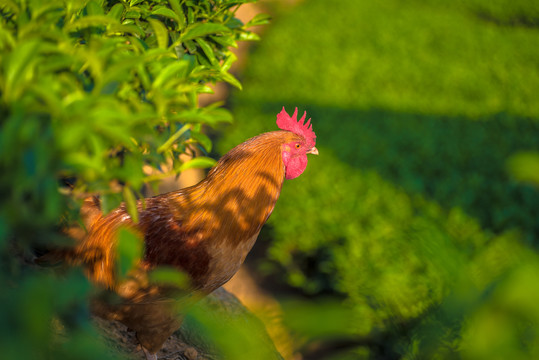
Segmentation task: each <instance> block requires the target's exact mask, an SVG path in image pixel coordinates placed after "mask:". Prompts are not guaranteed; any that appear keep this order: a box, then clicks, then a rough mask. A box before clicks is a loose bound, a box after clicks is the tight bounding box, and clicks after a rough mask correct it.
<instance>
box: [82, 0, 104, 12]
mask: <svg viewBox="0 0 539 360" xmlns="http://www.w3.org/2000/svg"><path fill="white" fill-rule="evenodd" d="M86 11H87V13H88V15H89V16H94V15H104V13H103V7H102V6H101V5H99V4H98V3H96V2H95V1H93V0H91V1H89V2H88V4H86Z"/></svg>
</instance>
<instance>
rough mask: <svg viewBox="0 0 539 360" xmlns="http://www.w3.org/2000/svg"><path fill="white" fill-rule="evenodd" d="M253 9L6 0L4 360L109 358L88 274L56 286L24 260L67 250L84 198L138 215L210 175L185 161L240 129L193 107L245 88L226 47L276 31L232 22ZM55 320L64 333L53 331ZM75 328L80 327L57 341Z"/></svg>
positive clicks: (0, 38) (209, 0)
mask: <svg viewBox="0 0 539 360" xmlns="http://www.w3.org/2000/svg"><path fill="white" fill-rule="evenodd" d="M247 2H250V1H249V0H240V1H236V0H234V1H227V0H223V1H214V0H205V1H185V0H169V1H166V0H148V1H140V0H139V1H136V0H132V1H104V0H101V1H100V0H89V1H84V0H83V1H77V0H53V1H38V0H10V1H4V2H2V4H1V5H0V14H1V17H0V118H1V120H0V126H1V130H0V172H1V174H2V175H1V178H0V198H1V199H2V200H1V201H2V205H1V208H0V257H1V263H0V264H1V265H0V267H1V272H0V287H1V288H2V295H1V297H2V302H1V304H2V308H1V309H0V314H1V316H0V317H1V318H2V319H4V320H5V321H4V320H3V321H2V324H1V325H0V335H1V336H0V349H1V351H2V354H3V355H2V356H6V357H9V358H22V359H25V358H26V359H40V358H77V359H83V358H93V359H95V358H107V357H111V355H110V354H108V352H107V351H106V350H105V349H104V348H102V347H100V346H99V345H95V343H96V342H97V340H96V339H95V334H94V333H93V330H92V329H91V328H90V327H88V326H87V323H86V321H87V320H85V319H86V313H85V312H84V309H85V305H84V303H85V301H86V297H87V295H88V294H89V293H90V292H91V287H90V285H89V284H88V282H87V281H86V280H85V279H84V277H82V275H81V274H78V272H74V273H68V275H67V277H66V278H58V277H57V276H55V275H54V274H49V273H47V272H44V270H38V269H33V268H31V267H28V266H26V265H23V261H22V260H23V258H24V257H26V256H27V254H28V252H29V251H30V250H32V249H35V248H42V247H51V246H54V244H58V243H60V242H64V241H65V239H63V236H62V235H61V232H60V228H61V227H62V226H64V225H65V224H66V223H68V222H70V221H73V220H77V218H78V215H77V213H78V211H77V209H78V207H79V201H80V199H81V198H82V197H83V196H85V194H97V195H100V196H101V199H102V200H103V206H104V211H108V210H110V209H112V208H114V207H116V206H117V205H118V204H119V203H120V201H125V202H126V203H127V206H128V208H129V210H130V213H131V215H132V216H133V217H134V218H136V216H137V214H136V209H135V207H134V203H135V199H136V197H137V196H138V195H140V191H141V189H142V186H143V185H144V184H149V185H153V184H155V183H156V182H157V181H158V180H159V178H160V177H161V176H163V177H164V176H167V175H171V174H176V173H178V172H179V171H182V170H184V169H187V168H189V167H208V166H210V165H211V164H213V162H214V160H212V159H210V158H208V157H197V158H196V159H194V160H191V161H189V162H186V163H182V162H181V161H180V160H179V158H178V155H180V154H182V153H185V152H192V149H194V147H198V148H200V150H202V151H203V152H204V151H211V146H212V143H211V141H210V140H209V138H208V137H207V136H205V135H204V134H203V133H202V132H201V129H202V126H206V125H207V126H215V125H216V124H218V123H220V122H229V121H230V120H231V114H230V113H229V112H228V111H227V110H225V109H224V108H222V107H221V104H212V105H209V106H207V107H199V106H198V103H197V99H198V96H199V94H202V93H206V92H210V91H211V89H210V88H209V87H208V85H209V84H211V83H216V82H227V83H230V84H232V85H234V86H236V87H241V85H240V83H239V82H238V80H237V79H236V78H234V77H233V76H232V75H231V74H230V73H229V72H228V70H229V69H230V66H231V64H232V63H233V62H234V61H235V59H236V57H235V55H234V54H233V53H232V52H231V51H230V48H231V47H236V46H237V41H240V40H252V39H256V36H255V35H254V34H253V33H251V32H249V31H248V30H247V28H248V27H250V26H251V25H257V24H261V23H264V22H266V19H265V18H264V17H257V18H255V19H253V21H251V22H250V23H248V24H243V23H242V22H241V21H240V20H238V19H237V18H236V17H235V16H234V14H235V12H236V10H237V9H238V7H239V6H240V5H242V4H244V3H247ZM190 149H191V150H190ZM167 162H171V163H172V164H173V167H172V170H171V172H170V173H168V174H160V175H159V176H147V175H146V174H145V173H143V170H142V168H143V165H145V166H150V167H152V168H154V169H158V170H159V169H160V166H161V164H163V163H167ZM81 309H83V310H81ZM59 316H60V317H61V318H62V319H63V321H64V322H63V323H61V324H60V323H59V325H58V326H57V328H56V331H51V329H53V328H51V326H53V325H51V324H53V322H51V321H52V319H53V318H54V319H58V317H59ZM80 318H82V320H81V319H80ZM66 323H69V324H72V325H73V329H71V330H70V331H68V332H67V334H66V338H65V339H63V338H60V339H58V337H59V334H60V333H61V331H60V330H59V329H61V328H62V327H63V326H66V325H65V324H66ZM55 333H56V335H55ZM51 342H59V343H60V344H61V346H50V343H51ZM90 344H91V345H90Z"/></svg>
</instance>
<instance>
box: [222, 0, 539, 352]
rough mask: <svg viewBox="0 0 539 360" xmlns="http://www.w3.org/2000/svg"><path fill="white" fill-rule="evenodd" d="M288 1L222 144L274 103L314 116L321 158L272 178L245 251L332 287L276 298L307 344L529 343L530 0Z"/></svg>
mask: <svg viewBox="0 0 539 360" xmlns="http://www.w3.org/2000/svg"><path fill="white" fill-rule="evenodd" d="M285 10H286V9H278V7H277V12H279V11H282V13H281V14H280V16H279V13H278V15H277V16H276V17H275V21H274V25H273V27H272V28H271V29H270V30H269V31H268V32H267V33H266V34H265V37H264V42H263V43H261V44H260V46H259V47H258V48H257V50H256V51H255V52H254V53H253V54H252V57H251V63H250V66H249V67H248V68H247V70H246V74H245V77H244V84H245V86H247V87H248V88H249V92H246V93H237V94H236V95H235V96H234V97H233V101H232V103H233V109H234V112H235V114H236V116H237V118H238V122H237V126H236V128H235V130H234V131H232V132H229V133H227V134H226V136H225V138H224V140H223V141H222V143H221V144H220V147H221V149H223V151H225V150H226V149H228V148H230V147H231V146H232V145H233V144H235V143H237V142H238V141H240V139H244V138H245V137H247V136H249V135H251V134H257V133H259V132H262V131H266V130H270V125H271V124H269V123H268V122H267V121H264V120H266V119H268V118H274V116H275V109H279V108H280V107H281V106H283V105H285V106H286V107H287V109H289V110H290V109H293V108H294V107H295V106H298V107H299V110H300V111H303V110H306V111H307V114H308V117H312V119H313V127H314V130H315V131H316V134H317V148H318V149H319V150H320V156H319V157H311V158H310V159H309V165H308V167H307V170H306V172H305V173H304V175H303V176H301V177H300V178H298V179H296V180H293V181H288V182H286V183H285V185H284V187H283V191H282V194H281V198H280V200H279V202H278V204H277V206H276V209H275V211H274V213H273V214H272V217H271V219H270V226H271V231H267V229H266V232H264V230H263V234H262V236H265V237H267V238H270V239H271V243H269V244H268V247H269V249H268V255H269V257H270V258H271V259H272V261H266V262H264V263H263V264H261V265H260V267H259V269H260V270H261V271H266V272H267V273H268V274H273V278H277V279H283V278H284V279H286V281H287V283H288V284H290V285H292V286H294V287H297V288H299V289H301V291H302V292H303V293H304V294H305V295H311V296H321V295H330V294H333V295H334V296H338V297H344V303H342V302H338V305H335V304H332V303H331V302H330V303H327V304H325V305H321V306H320V307H313V308H312V309H310V311H309V312H308V314H305V313H304V312H302V311H298V309H301V308H302V307H301V306H295V305H294V304H292V306H291V307H289V309H290V312H289V315H290V316H293V315H294V314H296V315H298V316H301V314H303V316H302V319H303V321H301V319H298V318H295V319H290V325H291V326H292V327H293V328H295V329H297V331H298V333H299V334H303V336H304V337H305V338H304V341H305V348H304V349H303V350H304V352H305V354H308V355H314V356H315V357H316V356H318V357H316V358H323V355H322V349H323V348H324V346H326V347H329V348H331V346H333V351H334V352H333V353H332V352H331V351H330V352H328V353H325V354H326V355H328V354H329V356H327V358H331V359H337V358H351V359H357V358H373V359H383V358H406V359H417V358H425V359H431V358H443V359H445V358H468V359H492V358H498V359H509V358H511V359H516V358H518V359H534V358H537V357H538V356H539V316H538V315H539V305H538V303H537V301H536V299H537V295H538V294H537V289H538V288H537V284H539V271H538V270H539V257H538V255H537V248H538V247H539V190H538V187H537V185H538V182H537V179H538V178H537V172H536V169H537V164H538V162H537V155H536V154H537V151H538V150H539V103H538V102H537V101H536V94H538V93H539V69H538V68H537V64H538V63H539V47H537V43H538V42H539V28H538V27H537V24H538V19H539V9H538V8H537V4H536V3H534V2H530V1H504V0H500V1H481V0H477V1H471V2H465V1H457V2H451V3H444V2H438V1H411V2H410V1H408V2H406V1H399V0H391V1H383V2H372V1H361V2H359V1H353V0H348V1H339V2H332V3H331V4H330V3H329V2H325V1H321V0H313V1H309V2H304V3H301V4H300V5H298V6H297V7H295V8H294V9H293V11H285ZM276 49H278V51H276ZM268 68H271V69H272V70H271V71H268ZM534 169H535V170H534ZM520 180H522V181H525V182H520ZM313 299H314V298H313ZM285 308H287V307H285ZM343 312H344V314H345V315H343ZM328 313H329V314H334V315H331V316H326V315H327V314H328ZM346 314H347V315H346ZM313 317H314V319H313ZM315 319H318V320H315ZM331 319H333V320H331ZM331 321H333V323H330V322H331ZM316 324H318V325H316ZM317 326H319V327H321V328H326V329H334V331H332V330H328V331H326V332H324V331H323V330H322V329H318V328H317ZM338 329H341V330H340V331H339V330H338ZM342 329H350V330H351V332H352V335H351V334H350V332H349V331H348V330H346V331H344V330H342ZM321 339H323V340H324V341H321ZM324 344H325V345H324ZM332 344H333V345H332ZM339 349H341V350H342V349H348V350H349V351H348V352H346V351H344V352H341V353H337V352H336V351H337V350H339Z"/></svg>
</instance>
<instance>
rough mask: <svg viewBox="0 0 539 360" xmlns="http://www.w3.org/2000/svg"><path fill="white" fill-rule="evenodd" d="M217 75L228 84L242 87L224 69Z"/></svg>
mask: <svg viewBox="0 0 539 360" xmlns="http://www.w3.org/2000/svg"><path fill="white" fill-rule="evenodd" d="M219 76H220V77H221V79H223V80H224V81H226V82H227V83H229V84H230V85H233V86H235V87H237V88H238V89H240V90H241V89H242V86H241V83H240V81H239V80H238V79H236V78H235V77H234V76H233V75H232V74H230V73H229V72H226V71H223V72H221V73H220V74H219Z"/></svg>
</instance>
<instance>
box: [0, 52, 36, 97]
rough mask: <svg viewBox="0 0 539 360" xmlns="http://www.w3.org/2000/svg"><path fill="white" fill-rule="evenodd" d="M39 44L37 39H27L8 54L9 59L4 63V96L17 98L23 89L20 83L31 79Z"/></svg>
mask: <svg viewBox="0 0 539 360" xmlns="http://www.w3.org/2000/svg"><path fill="white" fill-rule="evenodd" d="M39 46H40V44H39V42H38V41H27V42H24V43H22V44H21V45H20V46H19V47H17V48H16V49H15V50H14V51H13V53H11V54H10V55H9V60H8V62H7V64H6V80H5V82H6V83H5V91H4V93H3V96H4V97H5V98H7V99H14V98H17V97H18V95H19V93H20V92H21V91H22V90H23V88H22V84H21V83H23V82H25V80H26V81H28V80H29V79H31V77H32V73H33V71H34V67H35V64H36V61H37V57H36V53H37V51H38V49H39Z"/></svg>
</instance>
